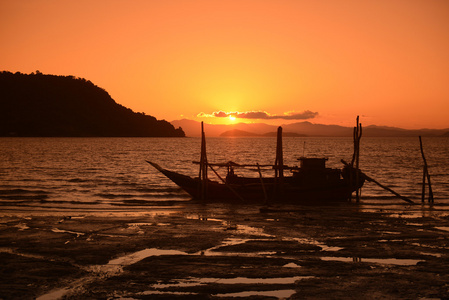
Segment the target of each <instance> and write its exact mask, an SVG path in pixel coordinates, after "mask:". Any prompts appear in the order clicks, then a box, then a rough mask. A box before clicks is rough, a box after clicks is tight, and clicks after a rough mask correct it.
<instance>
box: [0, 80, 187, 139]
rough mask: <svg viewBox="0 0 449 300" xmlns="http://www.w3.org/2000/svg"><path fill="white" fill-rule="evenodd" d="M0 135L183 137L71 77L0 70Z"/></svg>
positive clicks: (97, 88)
mask: <svg viewBox="0 0 449 300" xmlns="http://www.w3.org/2000/svg"><path fill="white" fill-rule="evenodd" d="M0 136H61V137H62V136H80V137H81V136H82V137H88V136H98V137H106V136H108V137H183V136H185V134H184V132H183V130H182V129H181V128H178V129H175V128H174V127H173V125H171V124H170V123H169V122H167V121H165V120H157V119H156V118H154V117H152V116H147V115H145V114H143V113H135V112H133V111H132V110H131V109H129V108H126V107H124V106H122V105H120V104H118V103H116V102H115V101H114V100H113V99H112V98H111V96H110V95H109V94H108V93H107V92H106V91H105V90H104V89H102V88H100V87H98V86H96V85H94V84H93V83H92V82H90V81H88V80H85V79H83V78H76V77H73V76H55V75H44V74H42V73H40V72H36V74H34V73H32V74H30V75H27V74H21V73H15V74H13V73H10V72H1V73H0Z"/></svg>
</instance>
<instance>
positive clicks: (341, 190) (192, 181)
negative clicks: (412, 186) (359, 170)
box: [150, 162, 363, 205]
mask: <svg viewBox="0 0 449 300" xmlns="http://www.w3.org/2000/svg"><path fill="white" fill-rule="evenodd" d="M150 164H151V165H153V166H154V167H155V168H156V169H158V170H159V171H160V172H161V173H162V174H164V175H165V176H166V177H167V178H169V179H170V180H171V181H173V182H174V183H175V184H176V185H178V186H179V187H180V188H182V189H183V190H184V191H186V192H187V193H188V194H189V195H191V196H192V198H193V199H199V200H205V201H209V202H213V201H219V202H240V203H249V202H270V203H292V204H302V205H316V204H324V203H335V202H346V201H348V200H349V199H350V197H351V194H352V192H353V191H355V190H356V189H357V188H356V186H355V185H354V184H350V183H349V181H348V180H345V179H339V180H336V181H333V182H331V183H321V184H313V185H311V184H298V183H296V182H294V180H292V177H286V178H284V182H283V183H275V182H274V180H273V178H271V179H264V181H265V182H263V181H260V182H259V183H255V182H254V178H251V181H250V183H247V184H245V183H239V184H233V183H226V184H225V183H220V182H216V181H211V180H207V181H205V183H204V188H202V184H203V183H202V182H201V180H200V179H199V178H192V177H190V176H186V175H183V174H179V173H177V172H173V171H169V170H166V169H163V168H161V167H159V166H158V165H157V164H154V163H151V162H150ZM362 185H363V181H362V182H360V183H359V187H361V186H362ZM203 191H204V192H203Z"/></svg>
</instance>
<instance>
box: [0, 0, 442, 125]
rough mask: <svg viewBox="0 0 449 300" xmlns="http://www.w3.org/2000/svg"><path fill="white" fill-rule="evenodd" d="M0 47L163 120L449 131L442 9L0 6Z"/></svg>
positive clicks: (150, 1) (12, 66)
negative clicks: (85, 81) (233, 114)
mask: <svg viewBox="0 0 449 300" xmlns="http://www.w3.org/2000/svg"><path fill="white" fill-rule="evenodd" d="M0 45H1V47H0V70H7V71H11V72H16V71H19V72H22V73H31V72H33V71H36V70H39V71H41V72H43V73H45V74H57V75H74V76H78V77H84V78H86V79H89V80H91V81H92V82H94V83H95V84H96V85H98V86H100V87H102V88H104V89H106V90H107V91H108V92H109V93H110V94H111V96H112V98H114V100H116V101H117V102H118V103H120V104H122V105H124V106H127V107H129V108H131V109H133V110H134V111H136V112H145V113H147V114H150V115H153V116H155V117H157V118H158V119H166V120H168V121H171V120H175V119H180V118H188V119H195V120H204V121H206V122H229V120H230V119H229V118H228V117H226V118H220V117H207V116H206V115H213V113H214V112H219V111H223V112H258V114H257V116H259V117H260V116H262V115H264V116H265V117H266V118H268V119H264V118H262V119H239V118H237V119H236V120H235V121H233V122H236V121H239V120H240V121H252V122H266V123H271V124H283V123H289V122H295V121H303V120H304V119H301V118H300V117H301V116H302V115H303V113H304V112H306V113H305V115H306V116H307V117H309V118H308V119H306V120H308V121H311V122H314V123H323V124H339V125H347V126H353V125H354V120H355V117H356V116H357V115H360V116H361V121H362V123H363V124H364V125H369V124H376V125H388V126H398V127H403V128H449V1H447V0H426V1H423V0H364V1H360V0H317V1H305V0H303V1H302V0H271V1H270V0H254V1H246V0H236V1H234V0H226V1H223V0H219V1H214V0H207V1H194V0H190V1H187V0H185V1H182V0H165V1H155V0H133V1H126V0H121V1H117V0H104V1H95V0H91V1H84V0H81V1H80V0H77V1H68V0H18V1H10V0H0ZM261 112H265V113H261ZM200 113H202V114H201V116H202V117H198V115H199V114H200ZM285 113H289V116H290V118H285V117H284V114H285ZM216 115H217V114H216ZM249 115H251V114H246V115H241V116H249ZM252 115H256V114H255V113H253V114H252ZM293 116H298V118H294V117H293Z"/></svg>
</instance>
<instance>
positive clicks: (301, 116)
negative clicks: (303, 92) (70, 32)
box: [197, 110, 318, 120]
mask: <svg viewBox="0 0 449 300" xmlns="http://www.w3.org/2000/svg"><path fill="white" fill-rule="evenodd" d="M197 116H198V117H200V118H201V117H208V118H209V117H216V118H227V117H229V116H233V117H234V118H239V119H260V120H274V119H282V120H307V119H313V118H315V117H316V116H318V112H313V111H310V110H305V111H303V112H294V111H291V112H286V113H284V114H282V115H272V114H270V113H268V112H266V111H246V112H238V111H236V112H224V111H221V110H220V111H215V112H213V113H211V114H206V113H203V112H201V113H199V114H198V115H197Z"/></svg>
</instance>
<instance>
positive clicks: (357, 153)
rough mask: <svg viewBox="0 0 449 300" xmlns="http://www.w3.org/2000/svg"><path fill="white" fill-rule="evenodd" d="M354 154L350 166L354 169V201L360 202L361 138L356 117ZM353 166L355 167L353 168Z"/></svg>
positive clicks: (359, 125)
mask: <svg viewBox="0 0 449 300" xmlns="http://www.w3.org/2000/svg"><path fill="white" fill-rule="evenodd" d="M353 136H354V154H353V155H352V161H351V166H352V167H353V168H354V169H355V186H356V190H355V199H356V202H360V189H359V188H358V186H359V182H360V178H359V177H360V174H359V173H360V172H359V157H360V139H361V138H362V124H360V123H359V116H357V127H354V132H353ZM354 164H355V166H354ZM350 184H351V185H352V176H350Z"/></svg>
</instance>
